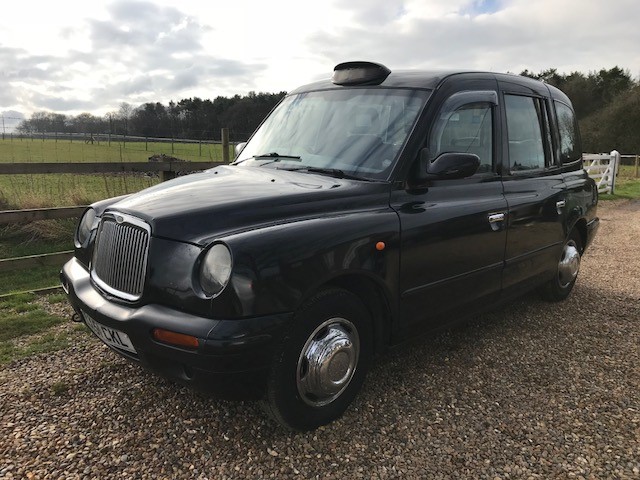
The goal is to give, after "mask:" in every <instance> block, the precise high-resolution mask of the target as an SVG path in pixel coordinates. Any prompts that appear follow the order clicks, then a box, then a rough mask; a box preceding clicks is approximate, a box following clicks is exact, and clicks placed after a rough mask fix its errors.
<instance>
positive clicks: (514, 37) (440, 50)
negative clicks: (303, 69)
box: [308, 0, 640, 72]
mask: <svg viewBox="0 0 640 480" xmlns="http://www.w3.org/2000/svg"><path fill="white" fill-rule="evenodd" d="M439 3H442V2H439ZM425 5H427V6H425ZM590 5H591V6H590ZM447 6H448V7H447V8H448V9H449V11H448V13H444V11H442V7H441V6H439V5H436V4H435V2H433V0H430V1H427V2H424V3H423V5H417V4H412V3H411V2H407V3H406V4H405V5H404V8H405V10H404V11H405V13H404V14H403V15H400V16H395V17H394V16H391V15H390V16H388V17H387V20H386V22H383V23H382V24H380V25H379V26H378V28H377V29H376V30H375V33H373V32H372V31H371V30H370V27H369V25H367V24H365V23H360V22H354V23H353V24H352V25H351V26H349V27H347V28H344V29H342V30H341V31H339V32H337V33H332V34H327V33H326V32H316V33H315V34H313V35H311V36H310V37H309V38H308V47H309V49H312V50H314V51H318V52H321V53H322V54H323V55H324V56H325V57H326V58H329V59H332V60H333V61H334V62H337V61H344V60H351V59H362V58H363V57H366V59H371V60H379V61H382V62H383V63H385V64H387V66H389V67H390V68H392V69H394V68H396V69H398V68H452V67H453V68H472V69H481V70H488V69H492V70H498V71H507V70H509V71H516V72H519V71H520V70H521V69H524V68H529V69H534V70H536V69H543V68H550V67H556V68H558V69H559V70H561V71H563V70H572V69H581V68H582V69H584V66H589V67H588V68H593V69H595V68H601V67H604V66H607V65H610V66H613V65H615V64H616V63H617V64H620V65H628V64H629V62H632V61H634V60H635V61H636V63H637V59H638V54H635V53H632V52H635V51H636V50H637V49H635V48H634V47H633V46H632V45H633V44H635V45H638V44H640V30H639V29H637V27H635V28H634V27H632V23H633V22H632V21H630V20H629V12H630V11H635V12H637V13H640V7H639V4H638V3H637V2H636V1H635V0H620V1H619V2H612V3H611V4H610V5H609V6H608V7H607V9H602V8H601V7H600V8H594V7H593V4H589V5H587V4H585V3H584V2H582V1H581V0H566V1H565V2H562V3H561V4H558V3H557V2H555V1H553V0H510V1H508V0H504V1H503V2H496V1H493V0H491V1H469V0H467V1H460V0H458V1H455V0H454V1H452V2H447ZM431 7H433V9H435V10H436V11H438V14H437V15H433V14H432V12H431V10H430V8H431ZM344 11H345V12H347V13H348V14H349V15H351V16H353V17H354V18H366V16H367V15H369V14H370V7H369V6H368V5H367V4H365V3H364V2H361V1H358V2H356V3H353V4H352V3H350V4H348V5H345V6H344ZM631 18H637V16H631ZM623 32H624V33H623ZM363 53H366V54H365V55H363ZM630 53H632V57H631V58H630V57H629V54H630ZM634 57H635V58H634ZM588 68H587V69H588Z"/></svg>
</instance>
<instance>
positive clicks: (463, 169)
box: [420, 148, 480, 180]
mask: <svg viewBox="0 0 640 480" xmlns="http://www.w3.org/2000/svg"><path fill="white" fill-rule="evenodd" d="M428 156H429V151H428V149H426V148H424V149H422V150H421V151H420V179H422V180H429V179H442V180H444V179H455V178H466V177H470V176H471V175H473V174H474V173H476V172H477V171H478V167H480V157H478V155H475V154H473V153H458V152H445V153H441V154H440V155H438V157H437V158H436V159H435V160H434V161H432V162H430V161H429V160H428Z"/></svg>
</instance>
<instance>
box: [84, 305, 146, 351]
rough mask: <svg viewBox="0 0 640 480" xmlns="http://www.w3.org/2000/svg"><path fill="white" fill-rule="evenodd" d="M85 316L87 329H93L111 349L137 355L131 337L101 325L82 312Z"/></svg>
mask: <svg viewBox="0 0 640 480" xmlns="http://www.w3.org/2000/svg"><path fill="white" fill-rule="evenodd" d="M82 314H83V316H84V322H85V323H86V324H87V327H89V328H90V329H91V331H92V332H93V333H95V334H96V337H98V338H99V339H100V340H102V341H103V342H104V343H106V344H107V345H109V346H110V347H115V348H119V349H120V350H126V351H127V352H131V353H137V352H136V349H135V348H134V347H133V344H132V343H131V340H130V339H129V336H128V335H127V334H126V333H124V332H121V331H120V330H116V329H115V328H110V327H107V326H105V325H102V324H101V323H98V322H96V321H95V320H94V319H93V318H91V317H90V316H89V315H87V314H86V313H84V312H82Z"/></svg>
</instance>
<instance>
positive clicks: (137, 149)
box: [0, 138, 233, 163]
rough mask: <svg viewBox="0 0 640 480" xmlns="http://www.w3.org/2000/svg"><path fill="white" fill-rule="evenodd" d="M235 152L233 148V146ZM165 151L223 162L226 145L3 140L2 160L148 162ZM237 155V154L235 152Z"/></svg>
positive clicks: (191, 157) (196, 159)
mask: <svg viewBox="0 0 640 480" xmlns="http://www.w3.org/2000/svg"><path fill="white" fill-rule="evenodd" d="M231 150H232V151H233V148H231ZM163 153H164V154H165V155H171V156H173V157H177V158H180V159H183V160H190V161H193V162H198V161H200V162H221V161H222V145H220V144H204V143H203V144H202V145H199V144H198V143H178V142H174V143H173V147H172V144H171V142H149V143H145V142H115V141H112V142H111V144H110V145H109V143H107V142H100V143H93V144H91V143H85V142H83V141H81V140H75V141H69V140H68V139H64V140H37V139H34V140H31V139H28V138H23V139H20V138H14V139H5V140H0V162H3V163H16V162H63V163H64V162H146V161H147V160H148V158H149V157H150V156H151V155H156V154H158V155H159V154H163ZM232 155H233V153H232Z"/></svg>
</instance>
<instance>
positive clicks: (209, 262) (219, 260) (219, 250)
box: [200, 243, 231, 296]
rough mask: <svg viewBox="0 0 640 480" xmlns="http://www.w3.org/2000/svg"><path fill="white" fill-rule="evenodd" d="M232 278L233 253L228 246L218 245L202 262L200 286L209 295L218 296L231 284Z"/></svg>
mask: <svg viewBox="0 0 640 480" xmlns="http://www.w3.org/2000/svg"><path fill="white" fill-rule="evenodd" d="M230 277H231V252H230V251H229V249H228V248H227V246H226V245H224V244H222V243H216V244H215V245H214V246H212V247H211V248H210V249H209V251H208V252H207V254H206V255H205V256H204V259H203V260H202V265H201V266H200V286H201V287H202V290H203V291H204V293H206V294H207V295H212V296H213V295H217V294H219V293H220V292H222V290H224V287H226V286H227V283H229V278H230Z"/></svg>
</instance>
